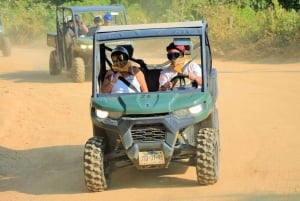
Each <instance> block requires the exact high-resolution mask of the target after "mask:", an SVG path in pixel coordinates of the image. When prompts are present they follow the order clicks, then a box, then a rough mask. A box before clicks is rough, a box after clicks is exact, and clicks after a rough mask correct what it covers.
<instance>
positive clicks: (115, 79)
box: [112, 72, 122, 83]
mask: <svg viewBox="0 0 300 201" xmlns="http://www.w3.org/2000/svg"><path fill="white" fill-rule="evenodd" d="M120 76H122V75H121V73H119V72H117V73H115V74H114V78H113V80H112V82H114V83H116V82H117V81H118V79H119V77H120Z"/></svg>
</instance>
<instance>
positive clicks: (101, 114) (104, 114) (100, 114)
mask: <svg viewBox="0 0 300 201" xmlns="http://www.w3.org/2000/svg"><path fill="white" fill-rule="evenodd" d="M95 113H96V116H97V117H98V118H101V119H104V118H106V117H108V114H109V113H108V112H107V111H104V110H100V109H95Z"/></svg>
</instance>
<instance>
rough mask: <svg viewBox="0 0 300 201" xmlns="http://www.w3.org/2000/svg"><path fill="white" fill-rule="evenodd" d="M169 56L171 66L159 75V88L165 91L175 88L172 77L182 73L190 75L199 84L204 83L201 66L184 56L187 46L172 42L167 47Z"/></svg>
mask: <svg viewBox="0 0 300 201" xmlns="http://www.w3.org/2000/svg"><path fill="white" fill-rule="evenodd" d="M166 50H167V57H168V60H169V61H170V66H169V67H168V68H166V69H164V70H162V72H161V74H160V76H159V90H160V91H165V90H168V89H172V88H173V83H172V82H170V81H171V80H172V78H174V77H175V76H177V75H178V73H182V74H185V75H187V76H188V78H189V79H190V80H191V81H194V82H197V85H198V86H201V85H202V72H201V68H200V66H199V65H198V64H197V63H195V62H193V61H188V60H187V59H186V57H185V56H184V52H185V47H184V46H183V45H175V44H174V43H170V44H169V45H168V46H167V48H166Z"/></svg>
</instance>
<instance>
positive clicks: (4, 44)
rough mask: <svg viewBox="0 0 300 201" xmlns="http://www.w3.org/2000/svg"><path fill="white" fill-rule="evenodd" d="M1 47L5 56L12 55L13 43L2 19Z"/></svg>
mask: <svg viewBox="0 0 300 201" xmlns="http://www.w3.org/2000/svg"><path fill="white" fill-rule="evenodd" d="M0 49H1V51H2V54H3V56H5V57H7V56H10V55H11V44H10V40H9V37H8V36H7V35H6V34H5V31H4V25H3V23H2V20H1V19H0Z"/></svg>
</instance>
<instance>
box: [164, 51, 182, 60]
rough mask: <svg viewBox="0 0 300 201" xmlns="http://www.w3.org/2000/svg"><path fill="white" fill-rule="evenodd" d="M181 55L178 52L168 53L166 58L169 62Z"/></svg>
mask: <svg viewBox="0 0 300 201" xmlns="http://www.w3.org/2000/svg"><path fill="white" fill-rule="evenodd" d="M180 55H181V54H180V53H179V52H169V53H168V54H167V57H168V59H169V60H174V59H177V58H178V57H179V56H180Z"/></svg>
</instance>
